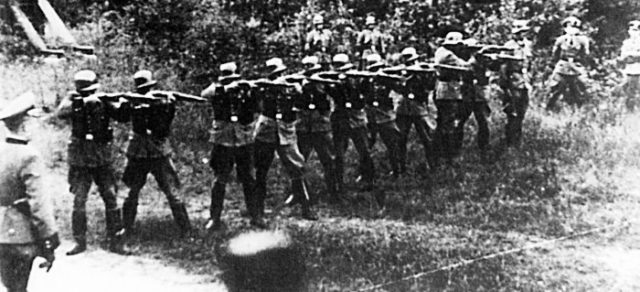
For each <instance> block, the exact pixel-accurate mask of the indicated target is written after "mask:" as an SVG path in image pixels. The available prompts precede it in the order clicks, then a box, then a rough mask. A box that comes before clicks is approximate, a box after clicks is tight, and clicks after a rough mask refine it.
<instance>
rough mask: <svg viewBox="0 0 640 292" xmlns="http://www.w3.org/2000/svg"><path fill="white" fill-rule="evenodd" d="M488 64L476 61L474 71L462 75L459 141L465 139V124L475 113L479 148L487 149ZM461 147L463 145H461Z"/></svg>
mask: <svg viewBox="0 0 640 292" xmlns="http://www.w3.org/2000/svg"><path fill="white" fill-rule="evenodd" d="M487 73H488V72H487V66H486V64H484V63H482V62H476V63H475V64H473V66H472V71H471V72H469V73H466V74H463V76H462V88H461V91H462V108H461V110H460V123H459V124H458V135H459V137H458V142H460V143H462V142H463V139H464V125H465V124H466V122H467V120H468V119H469V118H470V117H471V114H473V115H474V117H475V119H476V123H477V124H478V141H477V142H478V148H480V150H486V148H487V146H488V145H489V135H490V132H489V122H488V119H489V115H490V114H491V109H490V108H489V94H490V91H489V90H490V89H489V77H488V76H487ZM459 147H462V145H460V146H459Z"/></svg>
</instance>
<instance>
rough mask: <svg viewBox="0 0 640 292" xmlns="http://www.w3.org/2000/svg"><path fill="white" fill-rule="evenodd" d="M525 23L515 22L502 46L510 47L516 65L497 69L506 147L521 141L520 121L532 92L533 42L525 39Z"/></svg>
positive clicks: (509, 63)
mask: <svg viewBox="0 0 640 292" xmlns="http://www.w3.org/2000/svg"><path fill="white" fill-rule="evenodd" d="M529 29H530V28H529V26H528V23H527V21H514V27H513V28H512V30H511V40H509V41H508V42H506V43H505V47H509V48H513V56H515V57H518V58H521V59H522V61H518V62H505V63H503V64H502V65H501V67H500V75H499V81H498V85H499V86H500V89H501V94H500V99H501V100H502V104H503V109H504V113H505V114H506V115H507V124H506V126H505V141H506V144H507V146H518V145H519V144H520V141H521V140H522V122H523V120H524V116H525V113H526V112H527V107H528V105H529V94H530V93H531V74H530V69H531V61H532V58H533V43H532V42H531V41H530V40H529V39H528V38H527V37H526V33H527V32H529Z"/></svg>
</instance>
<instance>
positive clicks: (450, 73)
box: [434, 31, 475, 162]
mask: <svg viewBox="0 0 640 292" xmlns="http://www.w3.org/2000/svg"><path fill="white" fill-rule="evenodd" d="M463 49H464V43H463V39H462V33H460V32H457V31H452V32H449V33H448V34H447V35H446V37H445V39H444V42H443V43H442V46H441V47H439V48H438V49H437V50H436V52H435V56H434V59H435V63H436V68H438V80H437V83H436V93H435V103H436V107H437V108H438V117H437V123H438V125H437V128H436V136H437V144H438V152H439V158H444V159H446V160H448V161H449V162H452V161H453V159H454V158H456V157H457V156H459V155H460V146H461V145H462V143H461V142H460V141H459V139H461V138H462V137H460V135H459V134H458V132H457V131H458V130H459V129H458V126H459V124H460V123H461V118H460V112H461V107H462V105H463V104H462V101H463V98H462V91H461V87H462V75H463V74H464V73H465V72H470V71H471V66H472V64H473V63H474V62H475V57H474V56H471V57H470V58H469V60H464V59H463V58H461V55H463V54H461V52H462V50H463ZM439 65H444V66H439Z"/></svg>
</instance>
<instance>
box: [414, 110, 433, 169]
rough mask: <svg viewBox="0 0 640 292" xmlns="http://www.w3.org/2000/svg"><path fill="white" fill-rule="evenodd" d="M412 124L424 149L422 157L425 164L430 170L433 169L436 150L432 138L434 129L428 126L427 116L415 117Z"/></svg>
mask: <svg viewBox="0 0 640 292" xmlns="http://www.w3.org/2000/svg"><path fill="white" fill-rule="evenodd" d="M413 123H414V124H415V125H416V133H417V134H418V138H419V139H420V142H421V143H422V146H423V147H424V155H425V158H426V159H427V163H428V164H429V166H430V167H431V168H434V167H435V165H436V149H435V146H434V144H435V141H434V137H433V136H434V134H433V132H434V129H433V128H432V127H431V125H429V121H428V119H427V116H416V117H415V118H414V122H413Z"/></svg>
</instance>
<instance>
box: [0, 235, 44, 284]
mask: <svg viewBox="0 0 640 292" xmlns="http://www.w3.org/2000/svg"><path fill="white" fill-rule="evenodd" d="M36 254H37V248H36V246H35V245H34V244H0V278H2V284H3V285H4V287H5V288H7V292H26V291H27V286H28V283H29V276H30V274H31V267H32V266H33V260H34V259H35V257H36Z"/></svg>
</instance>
